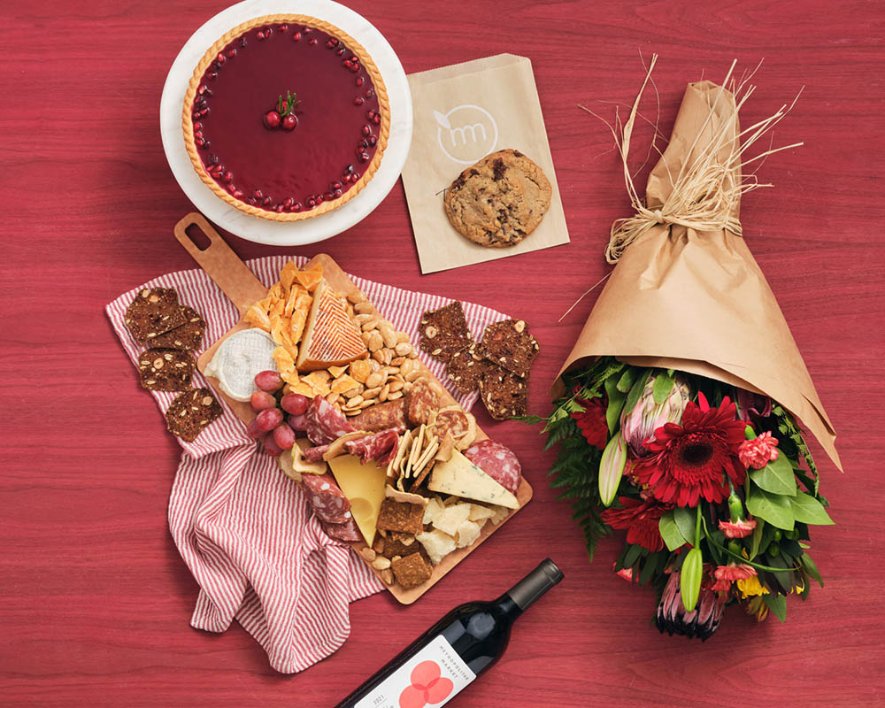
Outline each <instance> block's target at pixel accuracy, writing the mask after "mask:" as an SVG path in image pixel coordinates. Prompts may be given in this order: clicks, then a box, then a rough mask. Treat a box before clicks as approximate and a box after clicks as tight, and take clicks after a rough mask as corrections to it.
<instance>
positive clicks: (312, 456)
mask: <svg viewBox="0 0 885 708" xmlns="http://www.w3.org/2000/svg"><path fill="white" fill-rule="evenodd" d="M328 449H329V445H317V446H316V447H307V448H305V449H304V450H302V451H301V456H302V457H303V458H304V459H305V460H307V461H308V462H323V455H325V454H326V451H327V450H328Z"/></svg>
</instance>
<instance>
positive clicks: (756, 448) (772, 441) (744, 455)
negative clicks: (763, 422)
mask: <svg viewBox="0 0 885 708" xmlns="http://www.w3.org/2000/svg"><path fill="white" fill-rule="evenodd" d="M777 456H778V449H777V438H774V437H772V436H771V433H769V432H768V431H766V432H764V433H762V434H760V435H759V437H757V438H754V439H753V440H744V441H743V442H742V443H741V446H740V448H739V449H738V459H740V461H741V464H742V465H743V466H744V467H746V468H748V469H754V470H761V469H762V468H763V467H765V465H767V464H768V463H769V462H774V461H775V460H776V459H777Z"/></svg>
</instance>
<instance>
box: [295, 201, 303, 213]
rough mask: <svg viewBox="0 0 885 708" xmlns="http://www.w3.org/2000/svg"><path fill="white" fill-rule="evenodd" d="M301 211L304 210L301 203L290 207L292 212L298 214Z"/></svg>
mask: <svg viewBox="0 0 885 708" xmlns="http://www.w3.org/2000/svg"><path fill="white" fill-rule="evenodd" d="M302 209H304V205H303V204H302V203H301V202H295V203H294V204H293V205H292V211H295V212H298V211H301V210H302Z"/></svg>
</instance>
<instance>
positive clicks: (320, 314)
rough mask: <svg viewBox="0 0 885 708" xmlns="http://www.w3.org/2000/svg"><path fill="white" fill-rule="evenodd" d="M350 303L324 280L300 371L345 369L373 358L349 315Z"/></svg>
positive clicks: (304, 340)
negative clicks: (363, 359)
mask: <svg viewBox="0 0 885 708" xmlns="http://www.w3.org/2000/svg"><path fill="white" fill-rule="evenodd" d="M346 303H347V301H346V300H345V299H344V298H343V297H341V296H340V295H339V294H338V293H336V292H335V291H334V290H332V288H331V287H329V285H328V284H327V283H326V281H325V280H321V281H320V283H319V285H318V286H317V289H316V293H314V297H313V305H312V306H311V308H310V314H309V315H308V317H307V326H306V327H305V328H304V335H303V337H302V340H301V348H300V349H299V352H298V361H297V366H298V370H299V371H315V370H317V369H327V368H328V367H330V366H343V365H344V364H349V363H350V362H352V361H354V360H356V359H362V358H364V357H367V356H368V355H369V350H368V349H367V348H366V343H365V342H364V341H363V337H362V333H361V331H360V328H359V325H358V324H357V323H356V322H354V320H353V319H351V317H350V315H349V314H348V312H347V305H346Z"/></svg>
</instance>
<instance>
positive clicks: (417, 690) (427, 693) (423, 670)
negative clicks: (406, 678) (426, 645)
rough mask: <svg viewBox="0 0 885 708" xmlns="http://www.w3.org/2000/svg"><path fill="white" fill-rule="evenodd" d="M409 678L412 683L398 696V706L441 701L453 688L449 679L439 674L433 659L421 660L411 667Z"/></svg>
mask: <svg viewBox="0 0 885 708" xmlns="http://www.w3.org/2000/svg"><path fill="white" fill-rule="evenodd" d="M410 678H411V680H412V683H411V684H410V685H408V686H406V687H405V688H404V689H403V692H402V693H401V694H400V696H399V705H400V708H424V706H426V705H428V704H430V705H434V704H436V703H442V702H443V701H444V700H445V699H446V698H448V697H449V694H451V692H452V691H453V690H454V688H455V684H453V683H452V681H451V680H450V679H447V678H445V677H443V676H441V675H440V670H439V664H437V663H436V662H435V661H422V662H421V663H420V664H418V665H417V666H416V667H415V668H414V669H412V674H411V676H410Z"/></svg>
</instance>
